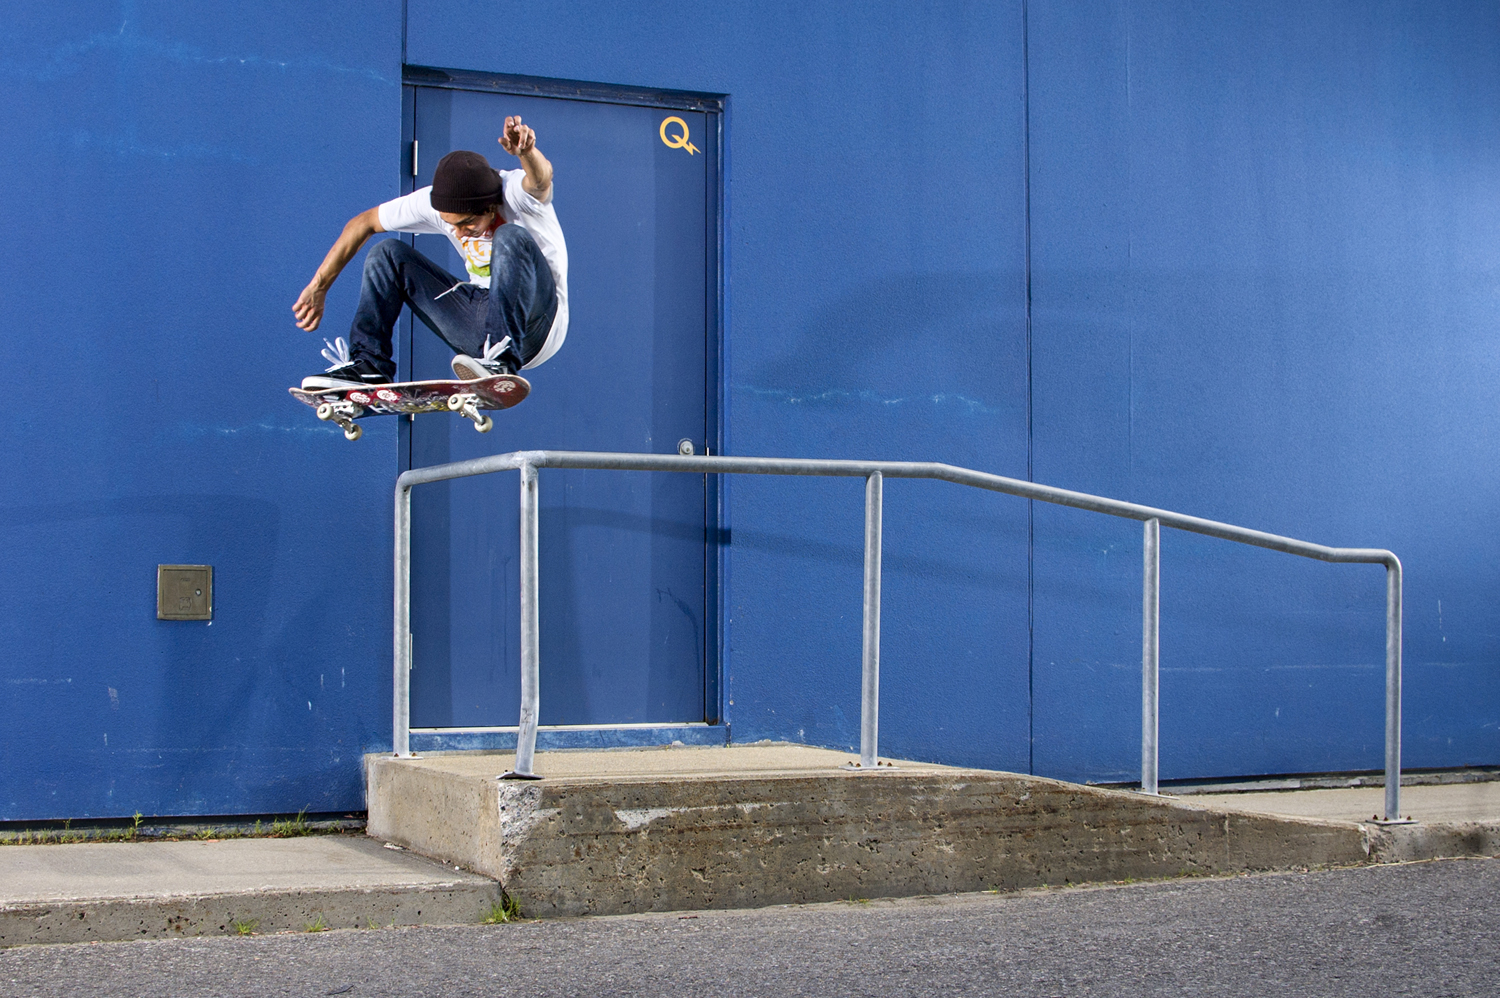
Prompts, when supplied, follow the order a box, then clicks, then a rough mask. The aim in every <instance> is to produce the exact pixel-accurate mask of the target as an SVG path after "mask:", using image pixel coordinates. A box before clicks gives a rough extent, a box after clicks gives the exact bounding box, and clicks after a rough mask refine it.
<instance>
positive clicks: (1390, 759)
mask: <svg viewBox="0 0 1500 998" xmlns="http://www.w3.org/2000/svg"><path fill="white" fill-rule="evenodd" d="M1385 820H1386V821H1400V820H1401V562H1400V561H1399V560H1398V559H1397V558H1396V556H1395V555H1392V556H1391V560H1390V561H1389V562H1387V563H1386V566H1385Z"/></svg>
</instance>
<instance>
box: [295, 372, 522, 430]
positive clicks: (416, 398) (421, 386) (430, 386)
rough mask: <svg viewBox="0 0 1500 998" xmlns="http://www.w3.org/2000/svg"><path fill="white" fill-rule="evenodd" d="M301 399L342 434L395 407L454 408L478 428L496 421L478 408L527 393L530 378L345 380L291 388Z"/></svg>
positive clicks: (509, 402) (504, 405)
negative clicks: (375, 382)
mask: <svg viewBox="0 0 1500 998" xmlns="http://www.w3.org/2000/svg"><path fill="white" fill-rule="evenodd" d="M287 390H288V391H290V392H291V393H292V395H294V396H295V397H296V398H297V399H298V400H299V401H301V402H306V403H307V404H308V405H310V406H312V407H313V408H314V409H316V410H317V412H318V418H319V419H322V420H326V421H331V422H334V423H338V424H339V425H340V426H342V427H343V428H344V436H345V437H347V438H348V439H350V440H358V439H359V437H360V432H361V431H360V428H359V427H358V426H356V425H355V424H354V421H355V420H356V419H361V418H363V417H365V416H384V415H391V414H395V413H402V412H406V413H418V412H456V413H458V414H459V415H461V416H463V417H464V418H465V419H469V420H472V421H473V423H474V429H476V430H478V431H479V432H480V433H488V432H490V427H492V426H493V425H494V421H493V420H491V419H490V417H488V416H482V415H480V410H481V409H509V408H510V407H511V406H513V405H516V404H518V403H520V402H522V401H524V400H525V398H526V396H527V395H530V394H531V382H529V381H527V380H526V379H525V378H523V377H521V376H520V375H518V374H502V375H499V376H498V377H493V378H480V379H479V380H478V381H403V382H399V383H397V384H391V385H348V386H345V387H342V388H313V389H302V388H289V389H287Z"/></svg>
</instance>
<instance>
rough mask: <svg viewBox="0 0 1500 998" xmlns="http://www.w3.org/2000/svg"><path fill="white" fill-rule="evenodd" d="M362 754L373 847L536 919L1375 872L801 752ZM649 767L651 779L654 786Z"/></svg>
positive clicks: (1206, 829) (1256, 843)
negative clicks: (476, 883)
mask: <svg viewBox="0 0 1500 998" xmlns="http://www.w3.org/2000/svg"><path fill="white" fill-rule="evenodd" d="M757 748H758V747H753V746H752V747H734V748H724V749H679V750H676V751H675V752H660V751H658V752H655V753H552V754H547V755H543V756H539V757H538V771H539V772H541V773H542V774H543V775H544V776H547V777H548V778H547V779H545V780H544V781H541V782H537V783H529V782H512V781H500V780H497V779H496V778H495V777H496V776H497V775H498V774H499V773H501V772H503V771H504V770H505V769H507V768H508V766H509V765H510V761H511V760H510V757H509V756H506V755H471V754H464V753H455V754H452V755H440V756H432V757H428V758H418V759H404V760H398V759H393V758H390V757H386V756H369V757H367V759H366V775H367V791H368V806H369V826H368V828H369V834H371V835H374V836H379V837H382V838H385V839H388V840H391V841H395V842H398V843H400V844H402V845H404V846H407V847H409V848H411V849H413V850H415V851H418V852H420V853H423V854H425V855H429V856H433V857H436V858H439V859H442V860H445V861H449V862H456V863H458V864H460V865H462V866H465V867H467V868H470V869H473V870H475V871H478V872H481V873H485V874H488V875H489V876H492V877H495V878H496V879H498V880H500V881H501V882H502V883H503V884H504V886H505V889H506V890H507V891H508V892H509V893H510V894H512V896H514V897H516V898H517V899H518V900H519V901H520V903H521V907H522V910H523V911H525V912H526V913H527V914H532V915H542V916H549V915H577V914H589V913H592V914H617V913H626V912H638V911H663V910H675V909H692V908H734V907H754V906H760V905H770V904H785V903H798V902H813V901H829V900H838V899H842V898H850V897H860V898H874V897H901V896H910V895H917V894H934V893H950V892H956V891H973V890H984V889H1001V890H1014V889H1019V888H1024V887H1031V886H1037V885H1041V884H1061V883H1077V882H1084V881H1101V880H1123V879H1129V878H1147V877H1165V876H1175V875H1181V874H1223V873H1231V872H1238V871H1244V870H1276V869H1290V868H1294V867H1299V866H1332V865H1349V864H1357V863H1364V862H1369V861H1370V859H1371V835H1370V832H1369V829H1367V828H1366V827H1364V826H1361V825H1358V824H1355V823H1352V822H1324V821H1314V820H1307V819H1298V818H1284V817H1275V816H1269V815H1262V814H1251V813H1236V812H1230V811H1223V810H1213V809H1209V808H1205V807H1201V806H1198V805H1195V804H1192V803H1187V802H1182V801H1175V800H1171V799H1167V798H1151V797H1144V796H1142V795H1140V794H1136V793H1131V792H1128V791H1118V790H1105V789H1099V788H1093V787H1085V786H1079V785H1076V784H1068V783H1061V782H1058V781H1055V780H1047V779H1042V778H1038V777H1030V776H1021V775H1016V774H1010V773H997V772H990V771H983V770H967V769H955V768H948V767H941V766H929V765H922V764H913V763H900V764H899V765H900V766H901V768H900V769H897V770H895V771H880V772H875V773H850V772H844V771H842V770H840V769H839V768H838V766H839V764H840V763H842V762H844V761H845V760H846V759H847V758H848V757H847V756H846V755H844V754H842V753H836V752H824V751H822V750H818V749H808V748H804V747H801V746H776V747H766V748H763V749H760V750H759V755H756V751H757ZM653 770H655V772H653Z"/></svg>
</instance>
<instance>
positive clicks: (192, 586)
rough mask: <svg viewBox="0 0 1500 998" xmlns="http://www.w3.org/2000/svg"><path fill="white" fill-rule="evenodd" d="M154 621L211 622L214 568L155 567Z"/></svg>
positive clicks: (210, 566) (196, 566)
mask: <svg viewBox="0 0 1500 998" xmlns="http://www.w3.org/2000/svg"><path fill="white" fill-rule="evenodd" d="M156 617H157V619H158V620H212V619H213V617H214V568H213V566H212V565H157V566H156Z"/></svg>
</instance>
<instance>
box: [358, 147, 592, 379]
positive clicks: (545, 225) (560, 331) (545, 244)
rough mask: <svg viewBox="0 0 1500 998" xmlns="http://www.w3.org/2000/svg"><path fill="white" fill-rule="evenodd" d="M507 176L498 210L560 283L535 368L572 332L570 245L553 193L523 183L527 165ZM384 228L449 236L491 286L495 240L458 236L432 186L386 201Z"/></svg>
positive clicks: (475, 275)
mask: <svg viewBox="0 0 1500 998" xmlns="http://www.w3.org/2000/svg"><path fill="white" fill-rule="evenodd" d="M499 172H500V176H501V177H502V178H503V180H504V184H505V187H504V191H505V203H504V204H502V205H501V206H500V207H501V210H500V215H501V217H502V218H504V219H505V223H506V224H507V225H519V226H520V227H521V228H523V229H525V230H526V231H527V232H530V233H531V235H532V237H533V238H534V239H536V244H537V246H538V248H540V249H541V251H542V256H543V257H545V258H546V260H547V265H548V266H549V267H551V268H552V278H553V280H554V281H556V282H557V315H556V316H555V317H554V318H553V320H552V328H551V330H549V331H548V333H547V339H546V341H545V342H544V343H543V344H542V349H541V351H540V352H539V353H538V354H537V355H536V356H535V357H533V358H531V362H530V363H529V364H527V365H526V366H527V367H536V366H538V365H540V364H542V363H543V362H544V361H546V360H547V359H548V358H549V357H551V356H552V355H553V354H555V353H557V351H558V348H559V347H561V346H562V345H563V340H564V339H566V338H567V335H568V244H567V243H565V242H564V241H563V233H562V226H561V225H559V224H558V222H557V210H556V209H554V208H553V207H552V199H551V196H550V192H549V196H548V199H547V202H546V203H545V204H543V203H542V202H541V201H538V200H537V199H536V198H534V197H532V196H531V195H530V194H528V193H527V192H526V191H525V189H523V188H522V187H521V180H522V179H523V178H524V177H525V176H526V171H525V170H501V171H499ZM380 227H381V228H382V229H384V230H385V231H387V232H420V233H426V234H430V235H440V236H447V237H448V241H449V242H450V243H452V244H453V248H454V249H456V250H458V255H459V256H461V257H463V260H464V267H465V268H467V270H468V271H469V280H468V283H470V284H477V285H478V286H479V287H481V288H487V287H489V286H490V253H491V251H492V249H493V246H494V242H493V239H492V238H491V237H489V236H482V237H476V238H467V237H460V236H459V235H458V233H457V231H456V230H455V229H454V228H453V226H451V225H449V224H448V223H447V222H445V221H443V219H442V217H441V216H440V215H438V213H437V211H435V210H434V209H433V207H432V188H431V187H423V188H422V189H421V190H416V191H412V192H411V193H410V194H407V195H406V196H405V197H399V198H396V199H395V200H394V201H387V202H386V203H385V204H383V205H381V206H380Z"/></svg>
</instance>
